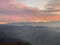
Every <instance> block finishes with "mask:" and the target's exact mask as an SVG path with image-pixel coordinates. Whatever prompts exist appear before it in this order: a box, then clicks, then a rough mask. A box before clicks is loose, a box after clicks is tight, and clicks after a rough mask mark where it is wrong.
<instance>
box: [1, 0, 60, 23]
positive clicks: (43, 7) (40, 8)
mask: <svg viewBox="0 0 60 45" xmlns="http://www.w3.org/2000/svg"><path fill="white" fill-rule="evenodd" d="M51 21H60V0H0V23H3V22H4V23H3V24H5V23H9V22H51Z"/></svg>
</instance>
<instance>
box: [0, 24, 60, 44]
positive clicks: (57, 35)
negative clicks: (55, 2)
mask: <svg viewBox="0 0 60 45" xmlns="http://www.w3.org/2000/svg"><path fill="white" fill-rule="evenodd" d="M59 31H60V28H52V27H45V26H27V25H26V26H11V25H0V44H1V43H2V42H3V43H4V42H5V43H6V42H7V43H10V44H11V43H12V42H13V44H14V45H15V44H16V43H18V44H19V43H20V45H21V43H22V45H23V44H24V45H25V43H26V42H27V44H26V45H31V44H32V45H60V32H59ZM22 40H23V41H22ZM6 45H7V44H6Z"/></svg>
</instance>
